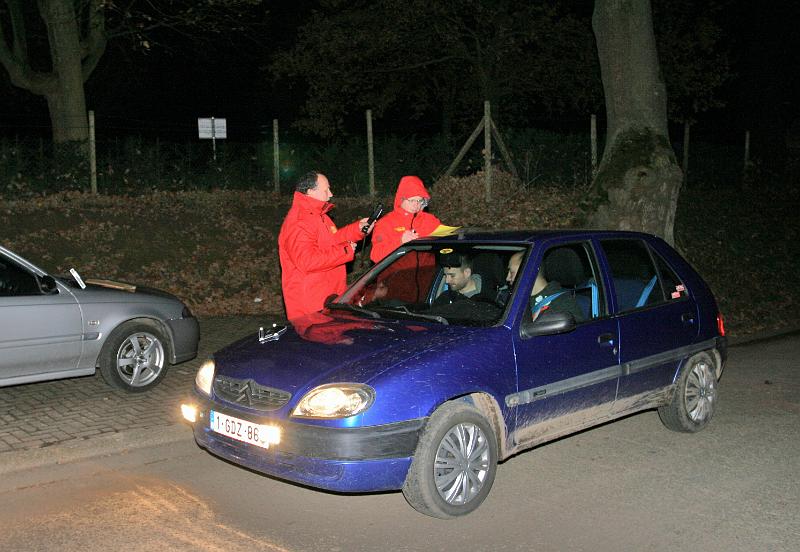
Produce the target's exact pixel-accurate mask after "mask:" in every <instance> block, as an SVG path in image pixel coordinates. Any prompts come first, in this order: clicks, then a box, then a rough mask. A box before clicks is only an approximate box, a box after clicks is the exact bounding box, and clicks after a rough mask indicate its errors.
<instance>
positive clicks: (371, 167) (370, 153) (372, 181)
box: [367, 109, 375, 197]
mask: <svg viewBox="0 0 800 552" xmlns="http://www.w3.org/2000/svg"><path fill="white" fill-rule="evenodd" d="M373 145H374V144H373V140H372V110H371V109H367V159H368V163H369V195H370V196H372V197H374V196H375V154H374V151H373Z"/></svg>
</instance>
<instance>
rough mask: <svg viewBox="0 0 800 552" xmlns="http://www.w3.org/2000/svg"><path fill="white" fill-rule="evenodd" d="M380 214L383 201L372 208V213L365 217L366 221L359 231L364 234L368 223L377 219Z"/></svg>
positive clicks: (368, 225) (370, 223)
mask: <svg viewBox="0 0 800 552" xmlns="http://www.w3.org/2000/svg"><path fill="white" fill-rule="evenodd" d="M382 214H383V203H378V204H377V205H376V206H375V208H374V209H373V210H372V214H371V215H370V216H369V218H368V219H367V223H366V224H365V225H364V226H362V227H361V231H362V232H363V233H364V234H366V233H367V230H368V229H369V227H370V225H372V223H373V222H375V221H376V220H378V219H379V218H380V216H381V215H382Z"/></svg>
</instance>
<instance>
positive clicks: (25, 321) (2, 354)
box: [0, 253, 83, 385]
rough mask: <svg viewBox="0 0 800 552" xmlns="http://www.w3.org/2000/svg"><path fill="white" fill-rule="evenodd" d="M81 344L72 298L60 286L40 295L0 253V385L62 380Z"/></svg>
mask: <svg viewBox="0 0 800 552" xmlns="http://www.w3.org/2000/svg"><path fill="white" fill-rule="evenodd" d="M82 344H83V342H82V321H81V311H80V308H79V306H78V303H77V301H76V299H75V297H74V296H73V295H72V294H71V293H69V291H68V290H67V289H66V288H64V287H62V286H61V284H58V289H57V290H55V291H54V292H52V293H47V294H45V293H43V292H42V291H41V289H40V287H39V284H38V281H37V277H36V275H35V273H34V272H33V271H31V270H30V269H29V268H28V267H25V266H23V265H22V264H20V263H18V262H16V261H15V260H14V259H11V258H10V257H8V256H6V255H3V254H1V253H0V381H2V383H3V384H5V385H9V384H13V383H25V382H27V381H35V380H41V379H49V377H62V374H60V373H63V375H68V373H69V372H70V371H72V370H75V369H76V368H77V366H78V361H79V360H80V356H81V350H82Z"/></svg>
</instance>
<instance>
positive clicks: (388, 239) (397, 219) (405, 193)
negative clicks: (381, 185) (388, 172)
mask: <svg viewBox="0 0 800 552" xmlns="http://www.w3.org/2000/svg"><path fill="white" fill-rule="evenodd" d="M430 199H431V194H429V193H428V190H426V189H425V185H424V184H423V183H422V180H420V178H419V177H417V176H404V177H403V178H401V179H400V183H399V184H398V185H397V193H396V194H395V196H394V209H393V210H392V212H391V213H389V214H387V215H386V216H384V217H383V218H381V219H380V220H379V221H378V222H377V223H375V232H373V234H372V251H371V252H370V254H369V258H370V259H372V260H373V262H376V263H377V262H379V261H380V260H381V259H383V258H384V257H386V255H388V254H389V253H391V252H392V251H394V250H395V249H397V248H398V247H400V246H401V245H402V244H404V243H406V242H409V241H411V240H415V239H417V238H424V237H425V236H428V235H429V234H430V233H431V232H433V231H434V230H436V228H438V227H439V225H441V224H442V223H441V221H439V219H438V218H436V217H435V216H434V215H432V214H431V213H426V212H425V211H423V209H424V208H425V207H426V206H427V205H428V201H430Z"/></svg>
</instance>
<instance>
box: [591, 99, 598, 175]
mask: <svg viewBox="0 0 800 552" xmlns="http://www.w3.org/2000/svg"><path fill="white" fill-rule="evenodd" d="M589 147H590V152H591V156H592V180H594V177H595V176H597V115H595V114H594V113H592V116H591V117H590V118H589Z"/></svg>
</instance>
